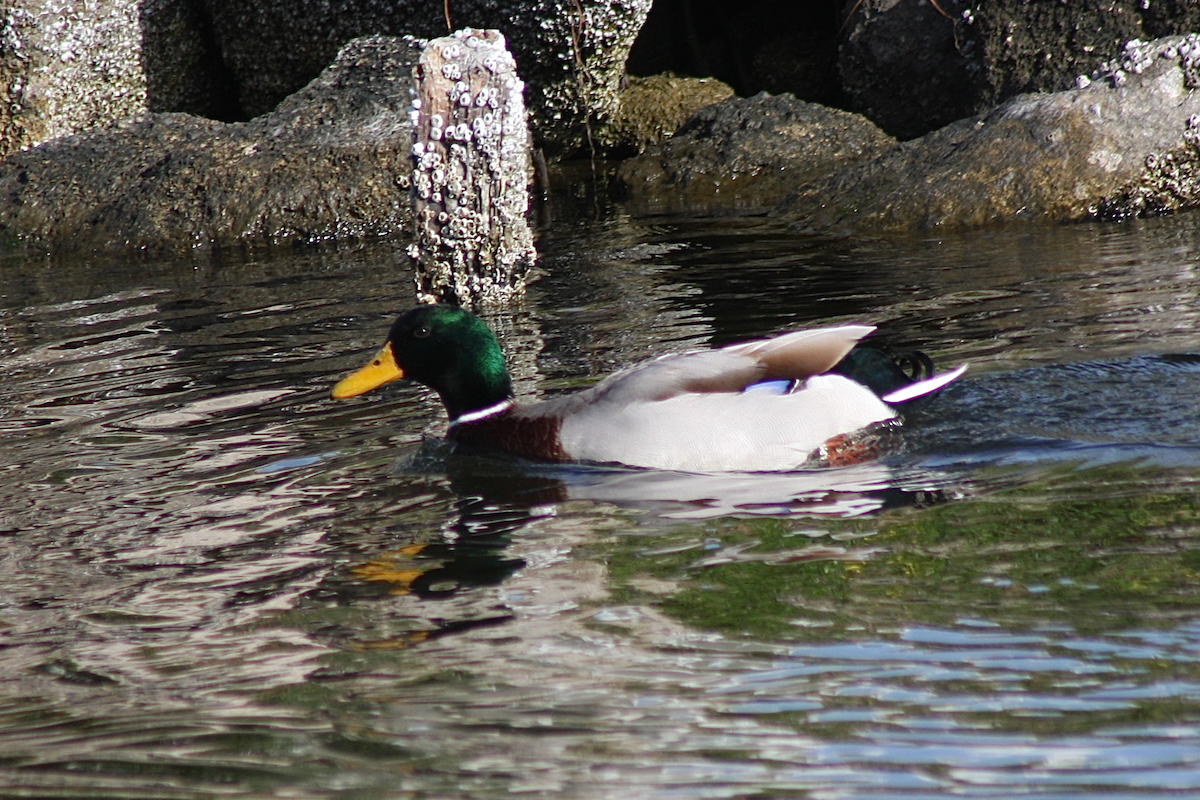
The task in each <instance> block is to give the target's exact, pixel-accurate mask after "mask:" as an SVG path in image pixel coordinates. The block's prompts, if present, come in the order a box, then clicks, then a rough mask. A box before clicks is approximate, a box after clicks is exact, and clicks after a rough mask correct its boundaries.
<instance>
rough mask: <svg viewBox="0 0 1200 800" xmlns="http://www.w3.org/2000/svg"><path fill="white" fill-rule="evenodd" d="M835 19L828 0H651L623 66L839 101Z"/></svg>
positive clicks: (749, 90) (745, 91)
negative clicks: (733, 1)
mask: <svg viewBox="0 0 1200 800" xmlns="http://www.w3.org/2000/svg"><path fill="white" fill-rule="evenodd" d="M731 12H732V13H731ZM840 24H841V19H840V16H839V8H838V4H837V3H835V2H830V0H799V1H798V2H797V1H796V0H746V2H743V3H739V4H738V6H737V9H736V11H733V9H731V8H730V6H729V4H728V3H725V2H721V0H655V3H654V6H653V7H652V8H651V10H650V14H649V16H648V17H647V19H646V24H645V25H643V26H642V30H641V32H640V33H639V34H638V37H637V39H636V40H635V41H634V44H633V49H632V50H631V51H630V54H629V60H628V62H627V63H626V69H627V71H628V72H629V73H630V74H631V75H637V76H643V77H644V76H648V75H657V74H659V73H663V72H673V73H675V74H677V75H686V76H690V77H696V78H710V77H711V78H717V79H718V80H721V81H723V82H725V83H727V84H729V85H730V86H732V87H733V89H734V91H735V92H737V94H738V95H740V96H742V97H749V96H751V95H754V94H757V93H758V92H762V91H766V92H769V93H771V94H782V93H783V92H790V93H792V94H793V95H795V96H796V97H798V98H800V99H802V100H808V101H810V102H814V103H822V104H825V105H833V106H837V105H840V103H841V90H840V83H839V80H838V75H837V39H838V28H839V26H840Z"/></svg>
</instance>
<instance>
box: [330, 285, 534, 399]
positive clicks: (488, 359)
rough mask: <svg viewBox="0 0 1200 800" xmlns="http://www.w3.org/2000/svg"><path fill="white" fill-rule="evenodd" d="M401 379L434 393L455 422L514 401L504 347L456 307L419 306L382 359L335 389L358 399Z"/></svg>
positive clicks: (402, 321)
mask: <svg viewBox="0 0 1200 800" xmlns="http://www.w3.org/2000/svg"><path fill="white" fill-rule="evenodd" d="M399 378H408V379H409V380H414V381H417V382H419V383H423V384H425V385H426V386H428V387H430V388H431V389H433V390H434V391H436V392H437V393H438V394H439V395H440V396H441V398H442V403H443V405H445V406H446V411H447V413H448V414H449V415H450V419H451V420H454V419H457V418H458V417H459V416H461V415H462V414H465V413H467V412H470V411H477V410H479V409H482V408H487V407H489V406H493V405H495V404H496V403H499V402H501V401H503V400H505V399H507V398H509V397H511V396H512V380H511V378H509V375H508V368H507V367H506V366H505V363H504V353H503V351H501V349H500V343H499V342H497V341H496V337H495V335H494V334H493V333H492V331H491V330H490V329H489V328H488V326H487V325H486V324H485V323H484V322H483V320H481V319H480V318H479V317H477V316H475V315H474V314H472V313H471V312H469V311H465V310H463V309H461V308H459V307H458V306H448V305H429V306H418V307H417V308H414V309H412V310H411V311H409V312H407V313H405V314H403V315H401V316H400V318H399V319H397V320H396V322H395V324H393V325H392V329H391V331H390V332H389V333H388V338H387V342H386V343H385V344H384V346H383V349H382V350H380V351H379V354H378V355H376V356H375V358H374V359H372V361H371V362H370V363H369V364H367V365H366V366H364V367H363V368H362V369H360V370H358V371H357V372H355V373H353V374H352V375H350V376H348V377H346V378H344V379H343V380H342V381H341V382H339V383H338V384H337V386H335V387H333V396H334V397H335V398H339V399H340V398H344V397H355V396H356V395H360V394H365V393H366V392H369V391H371V390H372V389H375V388H377V387H379V386H382V385H383V384H385V383H389V382H391V381H394V380H397V379H399Z"/></svg>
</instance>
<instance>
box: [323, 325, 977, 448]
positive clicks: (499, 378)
mask: <svg viewBox="0 0 1200 800" xmlns="http://www.w3.org/2000/svg"><path fill="white" fill-rule="evenodd" d="M873 330H874V328H873V327H872V326H869V325H844V326H840V327H835V328H816V329H813V330H803V331H795V332H793V333H786V334H783V335H780V336H776V337H773V338H770V339H762V340H759V341H752V342H745V343H743V344H734V345H729V346H728V347H722V348H720V349H716V350H705V351H699V352H693V353H684V354H678V355H667V356H662V357H660V358H657V359H653V360H651V361H648V362H645V363H643V364H639V365H637V366H634V367H631V368H629V369H626V370H623V371H621V372H617V373H615V374H613V375H611V376H609V377H607V378H605V379H604V380H602V381H600V382H599V383H597V384H596V385H595V386H593V387H591V388H589V389H585V390H583V391H580V392H577V393H575V394H572V395H569V396H566V397H561V398H556V399H553V400H547V401H544V402H539V403H531V404H521V403H518V402H517V401H516V399H515V398H514V397H513V390H512V380H511V379H510V377H509V373H508V368H507V366H506V365H505V361H504V354H503V353H502V351H501V350H500V344H499V343H498V342H497V341H496V337H495V335H493V333H492V331H491V330H490V329H489V328H488V327H487V325H486V324H485V323H484V322H483V321H482V320H481V319H480V318H479V317H477V316H475V315H474V314H472V313H470V312H468V311H465V310H463V309H461V308H459V307H457V306H450V305H427V306H419V307H417V308H414V309H413V310H411V311H409V312H407V313H405V314H403V315H402V316H401V317H400V318H399V319H397V320H396V322H395V324H394V325H392V329H391V331H390V332H389V333H388V337H387V342H386V343H385V344H384V346H383V349H382V350H380V351H379V354H378V355H376V356H375V358H374V359H372V360H371V362H370V363H368V364H367V365H366V366H364V367H363V368H361V369H359V370H358V371H357V372H355V373H353V374H351V375H349V376H348V377H346V378H344V379H343V380H342V381H340V382H339V383H338V384H337V385H336V386H335V387H334V388H333V397H334V398H338V399H341V398H346V397H354V396H357V395H360V394H364V393H366V392H369V391H371V390H372V389H375V388H377V387H379V386H382V385H383V384H385V383H389V382H391V381H394V380H397V379H399V378H408V379H410V380H414V381H418V382H420V383H423V384H425V385H426V386H429V387H430V388H432V389H433V390H434V391H436V392H437V393H438V394H439V395H440V396H441V400H442V404H443V405H444V406H445V407H446V413H447V414H448V415H449V417H450V428H449V432H448V436H449V438H450V439H452V440H454V441H455V442H457V443H460V444H463V445H468V446H471V447H480V448H487V449H494V450H502V451H506V452H508V453H511V454H514V455H517V456H520V457H523V458H527V459H533V460H540V461H559V462H562V461H590V462H606V463H620V464H625V465H628V466H634V467H649V468H654V469H669V470H682V471H689V472H719V471H764V472H776V471H782V470H789V469H794V468H797V467H800V466H802V465H805V464H806V463H810V458H811V457H812V455H813V454H814V452H815V451H818V450H819V449H820V448H821V447H822V446H824V445H826V444H827V443H829V442H830V441H831V440H837V439H838V438H839V437H845V436H846V435H847V434H852V433H853V432H855V431H859V430H861V429H863V428H866V427H868V426H871V425H873V424H874V423H881V422H887V421H890V420H894V419H896V411H895V410H894V409H893V408H892V407H891V406H892V405H896V404H900V403H904V402H907V401H909V400H911V399H914V398H916V397H920V396H922V395H926V394H929V393H930V392H933V391H935V390H937V389H940V388H941V387H943V386H945V385H946V384H948V383H950V382H951V381H952V380H954V379H955V378H957V377H958V376H959V375H961V374H962V372H963V370H964V369H965V366H964V367H960V368H959V369H957V370H954V371H953V372H948V373H944V374H941V375H938V376H936V377H930V378H925V379H909V378H907V377H905V376H904V374H903V373H902V372H900V371H899V369H898V368H895V367H893V369H892V371H891V373H890V374H889V373H887V371H884V373H882V374H883V377H884V380H885V382H887V383H890V384H891V385H892V386H893V387H897V386H898V388H892V389H889V390H888V391H887V392H886V393H884V394H883V396H882V398H881V397H880V396H879V395H878V394H876V392H874V391H872V390H871V389H870V388H868V387H867V386H865V385H864V384H863V383H861V382H859V381H858V380H855V379H853V378H851V377H848V376H847V375H845V374H839V373H837V372H834V371H833V370H834V369H835V367H838V365H839V364H841V363H842V362H843V360H844V359H845V358H846V356H847V354H848V353H850V351H851V350H852V349H854V347H855V345H856V344H857V343H858V341H859V340H860V339H862V338H863V337H864V336H866V335H867V334H868V333H870V332H871V331H873ZM889 364H890V362H889ZM843 367H844V365H843ZM897 375H899V376H900V378H899V379H897V378H896V376H897ZM917 377H918V378H920V374H919V371H918V375H917Z"/></svg>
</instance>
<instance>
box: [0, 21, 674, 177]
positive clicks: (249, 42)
mask: <svg viewBox="0 0 1200 800" xmlns="http://www.w3.org/2000/svg"><path fill="white" fill-rule="evenodd" d="M650 3H651V0H506V1H505V2H500V3H497V2H494V0H487V1H486V2H485V1H484V0H455V2H453V3H451V4H450V15H451V19H450V23H451V24H452V25H453V26H454V27H455V28H460V27H465V26H468V25H469V26H471V27H474V28H493V29H498V30H500V31H501V32H502V33H503V34H504V36H505V37H506V39H507V41H508V45H509V48H510V49H511V51H512V52H513V53H514V55H515V56H516V58H517V62H518V64H520V71H521V74H522V78H523V79H524V80H525V82H526V84H527V85H528V86H529V87H530V92H529V98H528V101H529V105H530V108H531V112H532V113H533V115H534V118H535V119H536V121H537V124H536V130H537V131H538V132H539V136H540V138H541V139H542V143H543V144H544V145H546V146H548V147H549V148H550V149H551V150H553V151H570V150H573V149H579V148H581V147H583V146H584V144H585V133H586V123H587V122H588V121H589V120H591V119H592V118H596V117H602V116H606V115H608V114H609V113H611V111H612V110H613V108H614V107H615V104H616V96H617V92H618V90H619V89H620V83H621V80H622V78H623V76H624V67H625V59H626V57H627V56H628V53H629V48H630V47H631V46H632V44H633V40H634V38H635V37H636V36H637V32H638V30H639V29H640V28H641V25H642V22H643V21H644V20H645V18H646V14H647V13H648V12H649V9H650ZM447 32H448V30H447V21H446V16H445V5H444V4H443V3H440V2H425V1H424V0H420V1H418V0H396V1H395V2H386V3H384V2H361V0H310V1H309V2H295V0H236V1H235V0H96V2H88V3H78V2H71V1H70V0H10V2H9V3H8V4H7V5H6V6H4V7H3V8H2V9H0V92H3V93H5V94H6V96H5V97H4V100H5V101H6V102H5V103H3V104H2V105H0V157H4V156H6V155H7V154H9V153H12V152H15V151H16V150H18V149H20V148H21V147H25V146H31V145H36V144H40V143H42V142H45V141H48V140H49V139H52V138H54V137H57V136H65V135H70V134H74V133H81V132H85V131H88V130H93V129H96V128H99V127H102V126H104V125H107V124H109V123H112V122H114V121H116V120H118V119H122V118H124V117H128V116H131V115H136V114H142V113H145V112H147V111H151V112H165V111H184V112H188V113H193V114H198V115H204V116H208V117H212V118H216V119H221V120H224V121H244V120H248V119H251V118H253V117H256V116H259V115H262V114H266V113H269V112H271V111H272V110H273V109H275V107H276V106H277V105H278V104H279V103H280V102H282V101H283V100H284V98H286V97H288V96H289V95H291V94H292V93H294V92H296V91H299V90H300V89H301V88H303V87H304V86H305V85H306V84H307V83H308V82H309V81H311V80H313V79H314V78H315V77H316V76H317V75H318V74H319V73H320V72H321V71H322V70H323V69H324V68H325V67H326V66H327V65H328V64H329V63H330V62H331V61H332V60H333V58H334V57H335V56H336V54H337V52H338V50H339V48H341V47H342V45H344V44H345V43H346V42H348V41H350V40H351V39H354V38H356V37H362V36H367V35H372V34H389V35H412V36H418V37H423V38H433V37H437V36H444V35H445V34H446V33H447Z"/></svg>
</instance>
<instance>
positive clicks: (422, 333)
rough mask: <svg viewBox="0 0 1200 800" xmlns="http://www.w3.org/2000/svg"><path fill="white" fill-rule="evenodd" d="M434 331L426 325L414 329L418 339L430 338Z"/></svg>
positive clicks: (414, 334)
mask: <svg viewBox="0 0 1200 800" xmlns="http://www.w3.org/2000/svg"><path fill="white" fill-rule="evenodd" d="M432 332H433V331H431V330H429V328H426V327H425V326H424V325H422V326H421V327H419V328H417V329H416V330H414V331H413V336H415V337H417V338H418V339H428V338H429V334H430V333H432Z"/></svg>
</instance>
